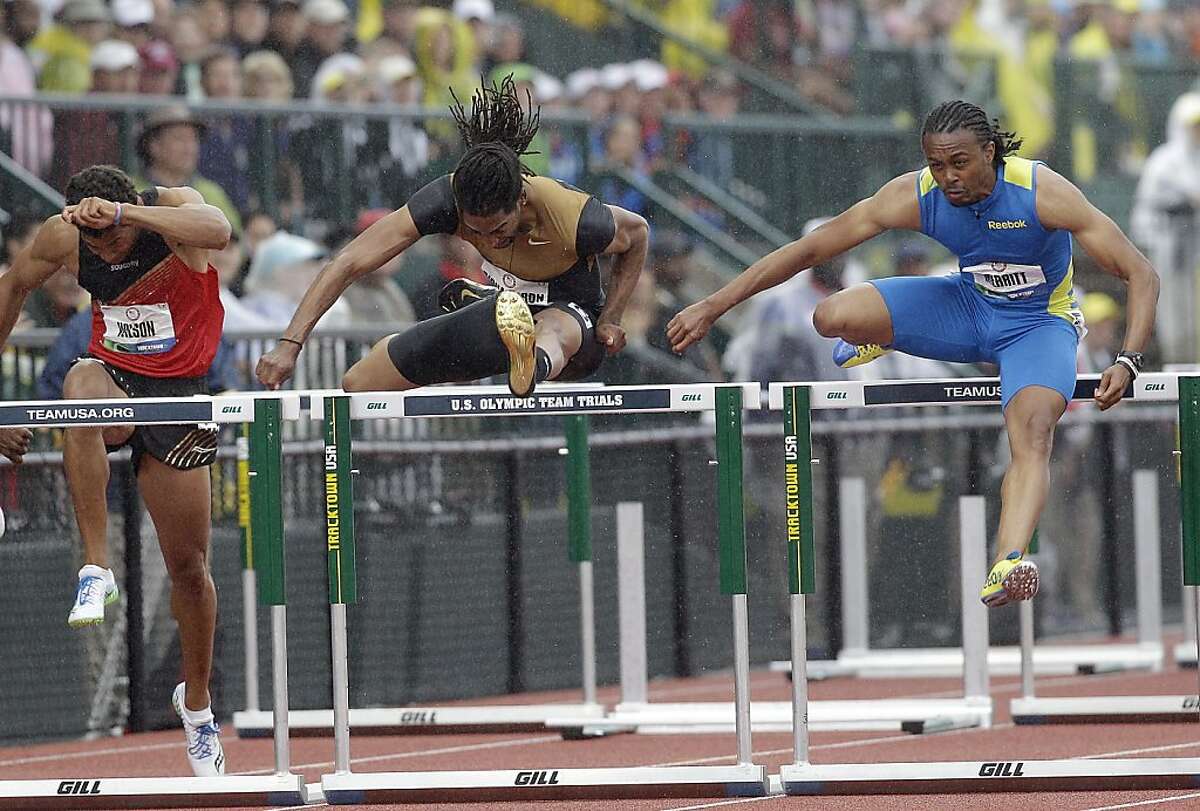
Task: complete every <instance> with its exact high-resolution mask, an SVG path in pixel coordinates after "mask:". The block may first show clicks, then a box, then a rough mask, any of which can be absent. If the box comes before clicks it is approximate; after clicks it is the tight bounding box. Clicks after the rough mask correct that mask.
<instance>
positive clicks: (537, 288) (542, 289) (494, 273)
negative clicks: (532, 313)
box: [483, 259, 550, 306]
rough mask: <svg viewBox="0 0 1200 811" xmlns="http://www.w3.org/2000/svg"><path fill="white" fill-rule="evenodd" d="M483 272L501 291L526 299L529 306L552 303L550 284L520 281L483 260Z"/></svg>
mask: <svg viewBox="0 0 1200 811" xmlns="http://www.w3.org/2000/svg"><path fill="white" fill-rule="evenodd" d="M483 272H484V273H486V274H487V275H488V278H489V279H491V280H492V282H493V283H494V284H495V285H496V286H498V287H499V288H500V289H501V290H511V291H512V292H514V293H516V294H517V295H519V296H520V297H521V298H523V299H525V303H526V304H529V305H531V306H532V305H546V304H549V303H550V283H549V282H530V281H526V280H525V279H518V278H517V277H516V276H514V275H512V274H511V273H509V272H508V271H507V270H501V269H500V268H498V267H496V266H495V265H493V264H492V263H491V262H489V261H487V260H486V259H485V260H483Z"/></svg>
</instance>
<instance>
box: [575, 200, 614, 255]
mask: <svg viewBox="0 0 1200 811" xmlns="http://www.w3.org/2000/svg"><path fill="white" fill-rule="evenodd" d="M616 235H617V221H616V218H614V217H613V213H612V209H610V208H609V207H608V206H606V205H604V203H601V202H600V201H599V200H597V199H596V198H595V197H589V198H588V201H587V202H586V203H584V204H583V211H580V212H579V225H578V226H576V228H575V254H576V256H579V257H581V258H582V257H586V256H595V255H596V254H598V253H604V249H605V248H607V247H608V246H609V244H610V243H612V241H613V237H615V236H616Z"/></svg>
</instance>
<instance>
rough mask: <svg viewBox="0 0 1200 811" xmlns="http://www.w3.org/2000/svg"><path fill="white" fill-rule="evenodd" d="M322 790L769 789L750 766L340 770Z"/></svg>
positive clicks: (436, 798)
mask: <svg viewBox="0 0 1200 811" xmlns="http://www.w3.org/2000/svg"><path fill="white" fill-rule="evenodd" d="M321 786H322V789H323V790H324V792H325V802H327V803H330V804H333V805H347V804H350V805H353V804H361V803H385V802H386V803H406V802H412V803H421V802H503V801H515V802H524V801H527V800H560V799H561V800H584V799H629V798H645V799H664V798H668V797H714V798H718V797H762V796H765V795H766V794H767V791H768V788H769V784H768V780H767V770H766V767H765V766H754V765H742V766H631V767H628V768H604V769H549V768H545V767H543V768H540V769H522V770H515V769H509V770H497V771H470V772H459V771H435V772H376V773H368V774H356V773H344V774H328V775H325V776H324V777H322V778H321Z"/></svg>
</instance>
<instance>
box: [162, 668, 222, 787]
mask: <svg viewBox="0 0 1200 811" xmlns="http://www.w3.org/2000/svg"><path fill="white" fill-rule="evenodd" d="M183 694H184V682H180V683H179V684H177V685H175V692H174V693H172V694H171V706H173V707H174V708H175V713H176V715H178V716H179V720H180V721H183V734H184V735H185V736H186V737H187V756H188V762H189V763H191V764H192V773H193V774H195V775H196V776H197V777H216V776H217V775H221V774H225V750H224V749H222V748H221V738H220V735H221V728H220V727H219V726H217V722H216V721H214V720H213V714H212V709H211V708H210V709H207V710H203V711H202V712H197V711H195V710H189V709H187V708H186V707H185V706H184V703H183ZM197 716H200V717H197ZM195 721H199V722H200V723H199V724H197V723H194V722H195Z"/></svg>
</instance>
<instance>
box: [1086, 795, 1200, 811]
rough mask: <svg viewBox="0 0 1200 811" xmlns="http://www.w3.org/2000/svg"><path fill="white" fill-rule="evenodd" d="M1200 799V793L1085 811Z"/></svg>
mask: <svg viewBox="0 0 1200 811" xmlns="http://www.w3.org/2000/svg"><path fill="white" fill-rule="evenodd" d="M1197 797H1200V791H1198V792H1195V793H1193V794H1177V795H1175V796H1174V797H1163V798H1161V799H1158V800H1141V801H1139V802H1135V803H1120V804H1119V805H1097V806H1095V807H1094V808H1087V809H1084V811H1116V809H1118V808H1139V807H1145V806H1147V805H1158V804H1159V803H1177V802H1179V801H1180V800H1194V799H1196V798H1197Z"/></svg>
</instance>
